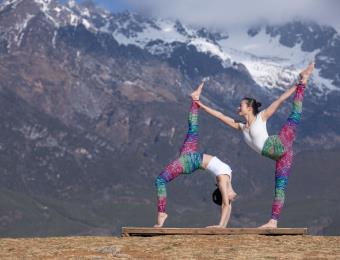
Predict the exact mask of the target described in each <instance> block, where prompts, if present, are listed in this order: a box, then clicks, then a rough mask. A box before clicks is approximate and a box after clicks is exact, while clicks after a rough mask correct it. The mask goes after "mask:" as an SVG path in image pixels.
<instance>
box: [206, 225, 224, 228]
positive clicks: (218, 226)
mask: <svg viewBox="0 0 340 260" xmlns="http://www.w3.org/2000/svg"><path fill="white" fill-rule="evenodd" d="M205 228H225V227H224V226H221V225H213V226H207V227H205Z"/></svg>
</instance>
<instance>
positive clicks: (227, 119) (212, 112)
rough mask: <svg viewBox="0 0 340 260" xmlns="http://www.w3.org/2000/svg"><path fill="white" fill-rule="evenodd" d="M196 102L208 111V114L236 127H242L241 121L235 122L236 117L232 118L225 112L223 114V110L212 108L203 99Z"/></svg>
mask: <svg viewBox="0 0 340 260" xmlns="http://www.w3.org/2000/svg"><path fill="white" fill-rule="evenodd" d="M196 103H197V104H198V105H199V106H200V107H201V108H202V109H203V110H204V111H206V112H207V113H208V114H210V115H212V116H214V117H216V118H218V119H219V120H221V121H222V122H223V123H225V124H226V125H228V126H230V127H232V128H235V129H240V123H237V122H235V120H234V119H232V118H231V117H228V116H226V115H224V114H222V113H221V112H219V111H217V110H215V109H212V108H210V107H208V106H206V105H204V104H203V103H202V102H201V101H196Z"/></svg>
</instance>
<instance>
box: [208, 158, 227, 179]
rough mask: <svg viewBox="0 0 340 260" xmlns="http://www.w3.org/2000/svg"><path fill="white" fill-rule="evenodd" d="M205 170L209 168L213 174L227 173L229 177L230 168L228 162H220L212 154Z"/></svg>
mask: <svg viewBox="0 0 340 260" xmlns="http://www.w3.org/2000/svg"><path fill="white" fill-rule="evenodd" d="M207 170H209V171H210V172H211V173H212V174H213V175H214V176H219V175H223V174H227V175H229V176H230V179H231V172H232V170H231V168H230V167H229V165H228V164H226V163H224V162H222V161H221V160H220V159H218V158H217V157H216V156H214V157H213V158H212V159H211V160H210V162H209V163H208V166H207Z"/></svg>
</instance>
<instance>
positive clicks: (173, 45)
mask: <svg viewBox="0 0 340 260" xmlns="http://www.w3.org/2000/svg"><path fill="white" fill-rule="evenodd" d="M30 2H32V0H26V1H25V0H6V1H4V2H3V3H2V5H1V9H0V10H2V12H3V13H6V11H7V12H8V11H9V10H10V9H13V8H17V9H18V8H19V9H20V8H23V9H24V10H25V11H23V12H22V16H21V17H19V18H18V17H16V18H15V19H16V20H17V22H16V24H15V28H11V26H7V25H6V24H4V23H2V25H1V26H3V27H5V28H7V34H9V35H11V36H12V37H10V36H9V37H8V38H9V40H10V42H15V43H16V44H17V45H18V44H20V43H21V40H22V38H23V35H24V32H23V31H24V29H25V28H26V27H27V24H28V23H29V21H30V20H31V19H33V18H34V17H35V16H36V15H37V14H38V13H39V12H42V13H43V14H44V15H45V16H46V18H48V19H49V21H50V22H51V23H52V24H53V25H54V26H55V28H56V31H55V32H54V38H53V41H55V37H56V36H57V33H58V32H57V28H59V27H63V26H67V25H71V26H77V25H79V24H82V25H84V26H85V27H86V28H87V29H88V30H89V31H92V32H95V33H99V32H102V33H107V34H110V35H112V36H113V38H114V39H115V40H116V41H117V42H118V43H119V44H121V45H126V46H127V45H134V46H137V47H139V48H142V49H144V50H147V51H148V52H149V53H151V54H152V55H156V56H163V57H166V58H170V57H171V55H172V54H174V53H175V50H176V49H178V48H180V47H183V46H186V47H188V48H190V46H193V47H194V48H196V50H197V51H198V52H201V53H205V54H209V55H210V56H212V57H214V58H216V59H218V60H219V61H220V63H221V65H222V66H223V67H224V68H229V67H231V66H234V67H237V66H238V64H242V65H244V66H245V68H246V69H247V70H248V71H249V73H250V75H251V77H252V78H253V79H254V80H255V82H256V83H257V84H258V85H259V86H261V87H264V88H267V89H272V88H283V87H285V86H287V85H289V84H291V83H292V82H293V81H294V80H295V79H296V78H297V75H298V72H299V71H300V70H301V68H303V67H304V66H305V65H306V64H307V63H308V62H310V61H311V60H313V59H314V58H315V59H316V62H317V71H316V73H315V76H314V83H315V86H316V87H317V89H318V93H317V94H318V95H323V94H327V93H329V92H331V91H339V88H340V72H339V70H338V66H339V65H337V64H339V54H338V53H339V48H340V47H339V46H340V36H339V35H338V34H337V32H336V31H335V30H334V29H333V28H331V27H328V26H319V25H317V24H315V23H313V22H299V21H295V22H291V23H289V24H286V25H283V26H280V27H278V26H277V27H272V26H262V27H256V28H236V29H235V30H233V31H228V32H221V31H219V32H216V31H209V30H208V29H206V28H194V27H192V26H191V27H190V26H186V25H183V24H181V23H180V21H171V20H164V19H156V18H154V19H153V18H145V17H142V16H141V15H139V14H136V13H129V12H125V13H121V14H110V13H108V12H107V11H105V10H102V9H99V8H96V7H94V6H80V5H77V4H76V2H75V1H72V0H71V1H68V3H67V4H66V5H61V4H58V3H57V2H56V1H54V0H35V1H33V2H34V3H35V4H36V5H37V6H39V9H33V8H31V9H30V12H27V5H29V4H32V3H30ZM18 11H19V12H20V10H18ZM3 16H4V14H3ZM5 31H6V30H5ZM4 36H6V33H5V34H4V35H3V37H4ZM10 44H11V43H9V46H8V47H9V48H10V47H11V45H10ZM334 53H335V54H336V55H334ZM330 54H332V55H330Z"/></svg>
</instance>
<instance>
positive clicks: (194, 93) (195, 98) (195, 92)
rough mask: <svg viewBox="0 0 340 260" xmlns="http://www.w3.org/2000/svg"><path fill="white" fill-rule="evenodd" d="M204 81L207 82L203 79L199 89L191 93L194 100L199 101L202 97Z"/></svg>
mask: <svg viewBox="0 0 340 260" xmlns="http://www.w3.org/2000/svg"><path fill="white" fill-rule="evenodd" d="M204 83H205V82H204V81H202V82H201V83H200V84H199V85H198V87H197V89H196V90H195V91H194V92H192V93H191V95H190V96H191V98H192V100H195V101H197V100H199V99H200V96H201V92H202V89H203V86H204Z"/></svg>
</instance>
